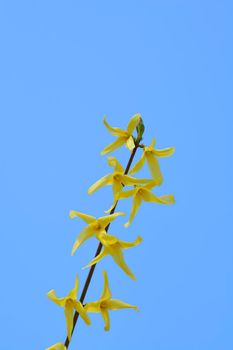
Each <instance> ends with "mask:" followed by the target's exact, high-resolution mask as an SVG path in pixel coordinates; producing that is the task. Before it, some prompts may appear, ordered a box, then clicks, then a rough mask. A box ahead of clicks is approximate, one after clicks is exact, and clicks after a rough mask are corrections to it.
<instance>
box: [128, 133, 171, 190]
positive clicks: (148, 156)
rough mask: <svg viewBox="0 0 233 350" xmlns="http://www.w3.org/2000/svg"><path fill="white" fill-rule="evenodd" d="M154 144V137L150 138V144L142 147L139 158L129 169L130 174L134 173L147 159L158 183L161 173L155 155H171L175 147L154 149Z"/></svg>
mask: <svg viewBox="0 0 233 350" xmlns="http://www.w3.org/2000/svg"><path fill="white" fill-rule="evenodd" d="M154 146H155V138H154V139H153V140H152V143H151V145H150V146H145V147H144V149H143V154H142V157H141V159H140V160H139V161H138V162H137V163H136V164H135V166H134V167H133V168H132V169H131V171H130V174H134V173H136V172H137V171H139V170H140V169H141V168H142V167H143V165H144V163H145V161H147V163H148V166H149V169H150V173H151V175H152V177H153V178H154V179H155V180H158V184H159V185H160V184H161V183H162V181H163V175H162V173H161V171H160V167H159V162H158V160H157V157H168V156H171V155H172V154H173V153H174V151H175V148H174V147H169V148H164V149H154Z"/></svg>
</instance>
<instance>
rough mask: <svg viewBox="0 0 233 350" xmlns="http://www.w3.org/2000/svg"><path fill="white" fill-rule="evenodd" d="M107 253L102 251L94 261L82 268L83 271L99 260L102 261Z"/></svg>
mask: <svg viewBox="0 0 233 350" xmlns="http://www.w3.org/2000/svg"><path fill="white" fill-rule="evenodd" d="M106 255H108V253H107V252H106V250H105V249H103V250H102V251H101V252H100V253H99V254H98V255H97V256H96V257H95V258H94V259H92V260H91V261H90V262H89V264H87V265H86V266H84V267H83V269H86V268H88V267H91V266H92V265H96V264H97V263H98V262H99V261H100V260H102V259H103V258H104V257H105V256H106Z"/></svg>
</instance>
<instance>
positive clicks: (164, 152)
mask: <svg viewBox="0 0 233 350" xmlns="http://www.w3.org/2000/svg"><path fill="white" fill-rule="evenodd" d="M174 152H175V147H169V148H164V149H155V150H153V154H154V155H156V156H157V157H169V156H171V155H172V154H173V153H174Z"/></svg>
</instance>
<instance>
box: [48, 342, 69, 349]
mask: <svg viewBox="0 0 233 350" xmlns="http://www.w3.org/2000/svg"><path fill="white" fill-rule="evenodd" d="M46 350H66V346H65V345H64V344H63V343H56V344H54V345H52V346H50V347H49V348H47V349H46Z"/></svg>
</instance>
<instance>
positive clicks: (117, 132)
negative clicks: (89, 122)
mask: <svg viewBox="0 0 233 350" xmlns="http://www.w3.org/2000/svg"><path fill="white" fill-rule="evenodd" d="M103 122H104V125H105V126H106V128H107V129H108V131H109V132H110V133H111V134H112V135H113V136H124V135H125V130H122V129H120V128H116V127H112V126H110V125H109V124H108V123H107V120H106V117H104V119H103Z"/></svg>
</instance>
